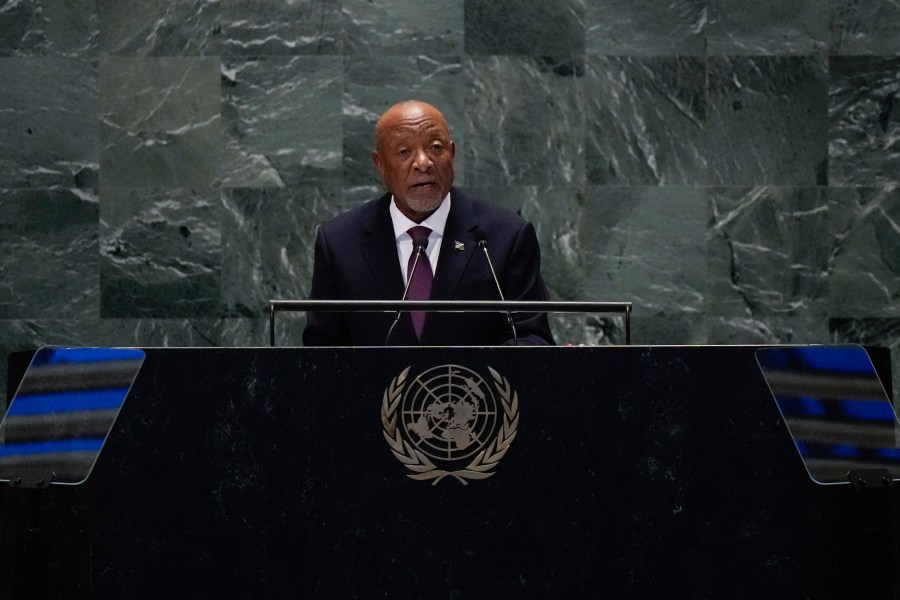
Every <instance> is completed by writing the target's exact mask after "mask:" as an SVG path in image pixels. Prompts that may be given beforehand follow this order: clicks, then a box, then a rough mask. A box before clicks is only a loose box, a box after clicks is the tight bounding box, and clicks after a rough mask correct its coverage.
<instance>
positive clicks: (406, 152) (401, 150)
mask: <svg viewBox="0 0 900 600" xmlns="http://www.w3.org/2000/svg"><path fill="white" fill-rule="evenodd" d="M397 154H399V155H400V156H406V155H408V154H409V149H408V148H401V149H400V150H398V151H397Z"/></svg>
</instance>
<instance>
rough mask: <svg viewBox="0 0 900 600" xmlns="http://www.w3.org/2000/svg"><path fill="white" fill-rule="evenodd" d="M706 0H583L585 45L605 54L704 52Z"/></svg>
mask: <svg viewBox="0 0 900 600" xmlns="http://www.w3.org/2000/svg"><path fill="white" fill-rule="evenodd" d="M707 4H708V3H707V1H706V0H673V1H671V2H659V1H658V0H594V1H592V2H587V3H585V5H586V8H585V17H584V20H585V27H586V31H585V48H586V50H587V52H588V53H589V54H599V55H605V56H692V55H703V54H705V53H706V30H707V28H708V27H709V17H708V9H707Z"/></svg>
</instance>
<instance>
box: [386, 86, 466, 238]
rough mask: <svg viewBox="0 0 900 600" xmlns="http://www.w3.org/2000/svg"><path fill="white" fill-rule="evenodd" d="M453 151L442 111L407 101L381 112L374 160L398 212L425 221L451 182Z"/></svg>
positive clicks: (438, 204)
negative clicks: (382, 113) (392, 196)
mask: <svg viewBox="0 0 900 600" xmlns="http://www.w3.org/2000/svg"><path fill="white" fill-rule="evenodd" d="M455 153H456V147H455V146H454V144H453V141H452V140H451V139H450V131H449V130H448V128H447V123H446V121H444V117H443V116H441V113H440V112H438V110H437V109H435V108H434V107H433V106H430V105H428V104H424V103H407V104H401V105H397V106H394V107H392V108H390V109H389V110H388V111H387V112H386V113H384V115H382V117H381V119H380V120H379V122H378V128H377V129H376V150H375V152H373V153H372V161H373V162H374V163H375V168H377V169H378V172H379V173H381V179H382V180H383V181H384V185H385V186H386V187H387V189H388V191H389V192H390V193H391V194H393V195H394V199H395V200H396V202H397V208H399V209H400V212H402V213H403V214H404V215H406V216H407V217H408V218H409V219H411V220H412V221H415V222H416V223H421V222H422V220H424V219H425V218H426V217H427V216H428V215H430V214H431V213H433V212H434V211H435V210H437V208H438V207H439V206H440V205H441V202H442V201H443V199H444V197H446V195H447V193H448V192H449V191H450V186H451V185H453V156H454V154H455Z"/></svg>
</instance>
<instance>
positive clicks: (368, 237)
mask: <svg viewBox="0 0 900 600" xmlns="http://www.w3.org/2000/svg"><path fill="white" fill-rule="evenodd" d="M390 200H391V196H390V194H387V195H385V196H382V197H381V198H379V199H378V200H376V201H375V203H374V206H373V207H372V208H373V212H372V215H371V218H370V219H369V223H368V225H367V226H366V230H365V233H364V234H363V239H362V244H361V251H362V253H363V256H364V257H365V259H366V263H367V264H368V265H369V269H370V270H371V272H372V277H373V278H374V279H375V284H376V285H377V286H378V292H379V293H380V295H381V298H382V299H383V300H399V299H400V297H401V296H403V272H402V271H401V270H400V263H399V261H398V260H397V242H396V240H395V239H394V226H393V224H392V223H391V215H390V213H389V212H388V202H390Z"/></svg>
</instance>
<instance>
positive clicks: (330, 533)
mask: <svg viewBox="0 0 900 600" xmlns="http://www.w3.org/2000/svg"><path fill="white" fill-rule="evenodd" d="M754 350H755V348H751V347H620V348H560V347H557V348H492V349H471V348H456V349H439V348H433V349H432V348H426V349H396V348H395V349H387V348H381V349H378V348H373V349H327V348H308V349H307V348H293V349H288V348H279V349H271V348H243V349H147V354H146V360H145V362H144V365H143V368H142V370H141V371H140V373H139V375H138V378H137V380H136V381H135V384H134V387H133V388H132V391H131V394H130V396H129V397H128V400H127V402H126V403H125V405H124V408H123V409H122V413H121V414H120V416H119V419H118V421H117V423H116V426H115V428H114V430H113V432H112V434H111V436H110V438H109V440H108V442H107V444H106V446H105V447H104V449H103V452H102V453H101V455H100V458H99V460H98V462H97V464H96V466H95V468H94V471H93V473H92V475H91V477H90V479H89V480H88V481H87V482H86V483H84V484H83V485H80V486H75V487H63V486H52V487H51V488H50V489H45V490H24V489H10V488H3V489H2V491H0V511H2V512H0V589H2V590H4V591H5V592H6V593H9V594H10V595H9V596H7V595H6V593H4V594H3V597H4V598H6V597H9V598H41V599H44V598H66V599H78V598H130V599H135V598H153V599H159V598H166V599H167V600H173V599H180V598H254V599H260V598H273V599H275V598H392V599H401V598H410V599H425V598H447V599H450V598H453V599H476V600H482V599H502V598H659V597H669V598H672V597H675V598H753V599H758V598H797V599H801V598H900V584H898V577H900V576H898V573H900V542H898V535H900V528H898V514H900V494H898V488H897V487H893V488H884V489H868V490H855V489H853V488H852V487H851V486H830V487H823V486H819V485H816V484H815V483H813V482H812V481H811V480H810V479H809V477H808V475H807V473H806V471H805V468H804V466H803V463H802V462H801V459H800V457H799V455H798V454H797V451H796V449H795V448H794V446H793V443H792V441H791V438H790V436H789V435H788V432H787V430H786V427H785V425H784V424H783V422H782V419H781V416H780V414H779V412H778V409H777V407H776V405H775V403H774V401H773V399H772V397H771V395H770V393H769V390H768V389H767V387H766V383H765V380H764V378H763V376H762V374H761V372H760V370H759V368H758V367H757V364H756V362H755V360H754ZM446 365H457V366H461V367H464V368H466V369H470V370H472V371H474V372H477V373H479V374H481V375H482V377H484V379H485V381H487V382H488V383H489V384H490V385H495V386H496V385H497V384H496V383H495V382H494V380H493V379H492V375H490V371H489V370H488V367H490V368H491V369H493V370H494V372H496V373H497V374H498V375H499V376H500V377H501V378H502V379H503V380H505V381H506V382H508V385H509V389H510V390H512V391H513V392H515V394H516V395H517V400H518V406H517V410H516V416H517V418H518V421H517V423H516V426H515V439H514V440H513V441H512V444H511V445H510V446H509V449H508V451H507V452H506V453H505V455H504V456H502V458H501V459H500V460H499V461H498V462H497V463H496V464H495V465H494V466H493V467H492V468H491V469H490V471H489V472H490V473H492V475H491V476H489V477H487V478H485V479H471V480H468V479H467V480H466V482H467V484H466V485H464V484H463V483H461V481H460V480H459V479H457V478H454V477H445V478H444V479H442V480H441V481H439V482H437V483H436V484H435V485H433V482H434V481H433V480H430V481H429V480H425V481H418V480H414V479H411V478H410V477H409V475H410V474H414V472H413V471H412V470H410V469H409V468H407V466H405V465H404V464H403V463H402V462H401V461H400V460H398V458H397V457H396V456H395V455H394V454H393V453H392V452H391V448H390V446H389V445H388V443H387V441H386V439H385V433H384V432H385V425H384V423H383V420H382V412H383V399H384V397H385V394H386V390H388V391H389V390H390V389H391V386H392V385H395V384H396V383H397V381H398V377H400V375H401V373H403V372H404V370H405V369H407V368H409V371H408V373H409V377H410V378H412V377H413V376H414V375H415V374H417V373H423V372H426V371H428V370H429V369H432V368H436V367H444V366H446ZM888 380H889V379H888Z"/></svg>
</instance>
